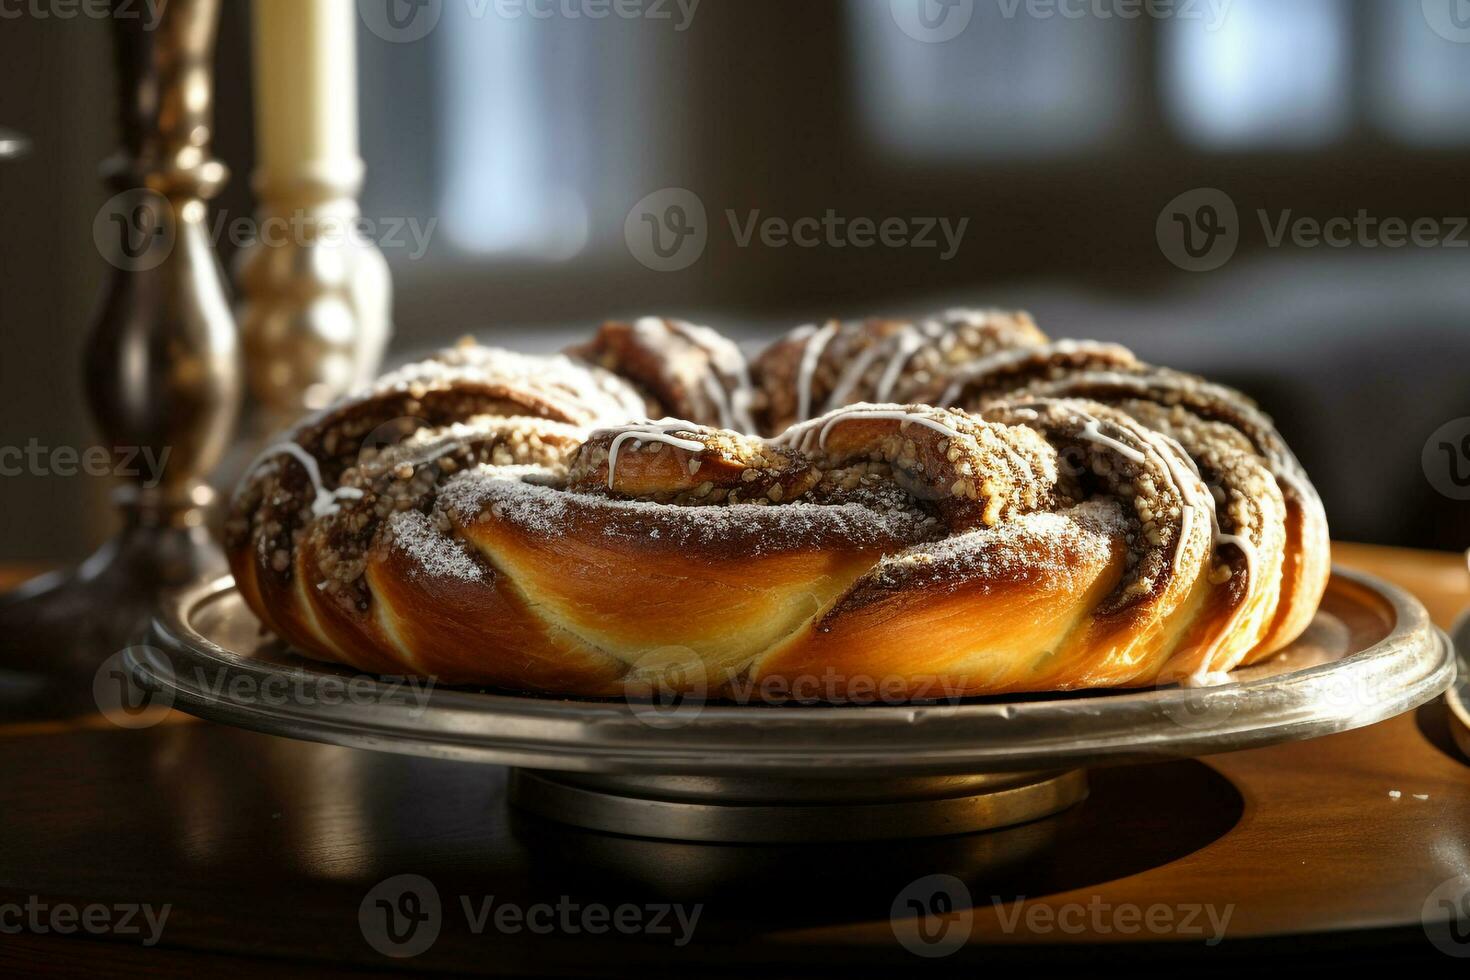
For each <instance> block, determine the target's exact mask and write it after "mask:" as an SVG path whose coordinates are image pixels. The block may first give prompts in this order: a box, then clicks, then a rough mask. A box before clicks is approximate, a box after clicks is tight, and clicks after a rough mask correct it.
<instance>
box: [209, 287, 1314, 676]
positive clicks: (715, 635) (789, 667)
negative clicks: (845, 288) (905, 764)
mask: <svg viewBox="0 0 1470 980" xmlns="http://www.w3.org/2000/svg"><path fill="white" fill-rule="evenodd" d="M921 323H927V324H929V326H925V327H919V328H916V327H915V326H914V325H913V324H911V323H908V322H905V321H868V322H866V323H864V324H861V325H858V326H853V327H843V326H841V325H835V326H832V327H831V329H830V330H829V331H828V334H827V336H826V338H825V340H820V338H818V336H817V335H818V333H819V331H818V330H815V329H814V330H811V331H807V332H801V333H798V334H797V335H794V336H793V337H790V338H787V339H786V340H784V341H782V342H780V343H778V344H777V345H776V346H775V347H773V348H772V349H771V350H770V351H768V352H767V354H766V355H765V356H763V357H762V359H761V360H760V361H759V362H757V368H756V371H755V375H756V377H757V380H758V383H759V385H760V391H759V392H757V393H755V394H751V393H749V392H748V391H747V390H746V384H745V382H744V381H743V380H742V378H743V371H744V368H743V361H737V360H735V359H734V358H733V357H732V355H731V354H730V351H732V350H733V349H734V348H733V345H729V346H726V344H727V342H722V341H719V339H718V338H713V337H712V336H711V335H709V334H707V333H705V332H703V328H694V327H691V326H689V325H685V324H680V322H679V321H664V320H659V321H637V322H636V323H635V324H632V325H629V324H610V325H608V326H605V327H604V328H603V331H602V332H601V333H600V334H599V336H598V339H597V340H596V341H594V342H593V344H592V345H589V347H587V348H583V349H580V350H579V351H578V352H577V353H578V354H579V355H580V356H582V357H584V358H586V359H588V360H590V361H593V362H595V363H596V364H598V365H600V366H601V367H580V366H578V365H577V364H575V363H573V362H570V361H567V360H565V359H549V360H546V361H545V362H543V363H538V362H537V361H536V360H535V359H528V358H517V357H515V356H514V355H501V354H497V353H495V352H490V351H487V350H485V349H483V348H473V347H462V348H459V349H457V351H454V352H448V353H446V354H445V355H441V357H440V358H437V359H435V360H434V361H431V362H427V363H426V365H418V366H415V367H413V368H410V369H407V370H406V371H404V372H400V373H399V374H398V375H396V376H390V377H389V378H388V379H385V382H384V383H383V384H381V385H379V386H377V387H376V388H375V389H373V390H371V391H369V392H366V393H364V394H363V395H361V396H358V397H357V398H354V399H351V400H349V401H348V402H346V403H344V404H342V405H340V406H337V407H335V408H334V409H332V410H330V411H328V412H326V413H324V414H323V415H322V416H320V417H318V418H315V419H312V420H309V421H308V422H307V423H304V424H303V425H302V426H300V427H299V428H298V429H297V430H296V432H295V433H294V434H293V436H292V437H291V438H290V440H289V442H288V443H284V444H282V445H281V446H278V447H275V449H274V450H273V451H272V452H271V453H270V454H268V455H267V456H266V457H265V458H263V459H262V461H261V462H260V463H259V465H258V466H257V467H255V469H254V471H253V472H252V473H251V474H250V475H249V476H248V477H247V480H246V482H245V484H244V485H243V486H242V489H241V491H240V492H239V494H237V497H236V500H235V503H234V508H233V511H232V515H231V520H230V526H229V537H228V545H229V548H228V551H229V556H230V560H231V565H232V568H233V569H234V571H235V575H236V580H237V582H238V584H239V588H240V591H241V594H242V596H243V597H244V598H245V601H246V602H247V603H248V604H249V605H250V607H251V608H252V609H254V610H255V611H256V612H257V613H258V614H259V615H260V616H261V619H262V621H263V622H264V623H265V624H266V625H267V626H268V627H269V628H270V629H272V630H273V631H275V632H276V633H278V634H279V635H281V636H282V637H283V638H285V639H286V640H287V641H288V642H290V643H292V644H293V645H294V646H296V647H297V648H299V649H301V650H302V651H303V652H305V653H308V654H310V655H312V656H315V657H319V658H322V659H327V660H334V661H339V662H343V663H347V664H350V665H353V666H356V667H358V668H360V669H363V670H368V671H375V672H380V673H411V674H419V675H428V676H433V677H436V678H437V679H439V680H440V681H442V682H446V683H463V684H476V685H482V686H490V687H495V688H502V689H509V690H524V691H537V692H545V693H551V694H562V695H586V696H616V695H618V694H620V693H622V692H624V690H625V689H626V687H625V686H626V685H628V684H629V683H630V682H632V681H635V680H636V681H638V682H639V684H640V685H644V686H646V682H647V681H648V679H649V678H651V677H657V678H659V679H662V680H664V681H665V682H667V683H674V684H677V685H680V686H684V687H686V688H689V689H692V690H698V691H701V692H704V693H708V694H711V695H717V696H721V695H722V696H738V693H739V692H741V691H748V690H750V689H751V688H750V685H756V686H757V687H758V686H759V685H761V684H763V683H765V682H768V681H772V680H776V681H781V682H783V683H784V684H785V685H786V686H787V687H788V688H789V687H790V686H791V685H792V684H794V683H795V682H796V681H798V680H799V679H802V678H816V679H820V683H818V684H817V685H816V687H815V691H816V696H817V697H820V698H835V699H844V700H846V699H858V700H861V699H863V698H865V697H868V698H871V697H873V696H876V695H877V694H878V693H879V692H881V696H883V697H886V698H892V697H913V698H926V697H956V696H965V695H972V694H992V693H1002V692H1020V691H1046V690H1068V689H1077V688H1088V687H1104V686H1138V685H1148V684H1157V683H1166V682H1170V681H1174V680H1180V679H1184V680H1189V681H1191V682H1193V681H1201V680H1204V679H1206V678H1208V677H1211V676H1213V675H1214V674H1216V673H1218V672H1220V671H1226V670H1229V669H1231V668H1232V667H1234V666H1237V665H1239V664H1241V663H1245V662H1250V661H1251V660H1254V659H1258V658H1259V657H1261V656H1264V655H1266V654H1268V653H1270V652H1272V651H1274V650H1276V649H1279V648H1280V646H1281V645H1283V644H1284V643H1286V642H1289V640H1290V639H1291V638H1293V637H1294V636H1295V635H1296V634H1297V633H1298V632H1300V630H1301V629H1302V628H1303V627H1304V626H1305V624H1306V622H1307V621H1308V620H1309V619H1310V617H1311V615H1312V612H1313V611H1314V610H1315V606H1316V602H1317V600H1318V599H1319V598H1320V595H1321V592H1322V588H1323V587H1324V585H1325V576H1326V568H1327V554H1326V541H1325V537H1326V524H1325V519H1324V518H1322V516H1321V505H1320V501H1318V500H1317V498H1316V494H1315V491H1313V490H1312V489H1311V485H1310V483H1309V482H1308V481H1307V480H1306V477H1305V475H1304V474H1302V473H1301V470H1300V466H1299V465H1298V464H1296V461H1295V458H1294V457H1293V456H1292V455H1291V453H1290V451H1289V450H1288V449H1287V448H1286V446H1285V445H1284V443H1282V442H1281V439H1280V436H1279V435H1277V434H1276V432H1275V429H1274V428H1273V427H1272V426H1271V424H1270V421H1269V419H1266V418H1265V416H1264V415H1261V413H1260V412H1259V410H1258V409H1256V408H1255V406H1254V405H1253V404H1251V403H1250V402H1249V401H1248V400H1246V399H1245V398H1244V397H1243V396H1240V395H1239V394H1238V393H1235V392H1231V391H1229V389H1223V388H1220V387H1219V386H1213V385H1209V384H1208V383H1206V382H1203V381H1201V380H1200V379H1196V378H1192V377H1191V376H1188V375H1180V374H1177V373H1175V372H1166V371H1161V370H1159V369H1154V368H1150V367H1148V366H1147V365H1143V364H1141V363H1140V362H1138V361H1137V360H1136V359H1134V358H1133V357H1132V355H1131V354H1129V353H1128V352H1127V351H1125V350H1123V349H1122V348H1116V347H1113V346H1110V345H1095V344H1079V343H1067V342H1062V343H1058V344H1047V343H1046V342H1045V338H1044V337H1041V335H1040V334H1039V331H1036V330H1035V327H1034V324H1031V323H1030V321H1029V319H1027V318H1024V317H1008V316H1004V315H999V314H968V313H963V312H952V313H951V314H948V315H946V316H945V317H940V318H936V319H934V320H932V321H921ZM639 324H641V326H639ZM819 340H820V343H821V344H822V347H821V349H816V350H815V353H813V351H814V348H813V346H812V345H813V344H814V343H817V342H818V341H819ZM833 345H835V346H833ZM737 353H738V352H737ZM664 355H670V356H672V357H673V358H674V360H675V361H677V362H678V363H676V364H671V363H670V362H669V361H667V360H661V359H660V358H661V357H663V356H664ZM808 355H812V356H808ZM829 357H831V358H833V361H832V363H829V362H828V360H827V359H828V358H829ZM803 358H805V359H806V362H807V363H806V368H807V369H810V370H809V371H808V372H807V373H806V374H804V375H802V376H803V377H805V381H804V382H801V384H809V385H810V390H809V391H807V392H806V393H805V396H804V397H796V395H797V394H798V393H797V392H796V391H795V388H796V387H800V386H801V384H798V381H799V379H798V377H797V375H798V374H802V371H801V370H800V369H798V370H797V371H795V372H794V373H793V370H792V367H791V366H792V364H793V363H794V362H800V361H801V360H802V359H803ZM855 364H856V365H857V366H856V367H854V365H855ZM895 364H896V365H898V366H897V367H896V368H895V367H893V365H895ZM844 365H845V366H844ZM602 367H605V368H608V369H610V371H612V372H616V373H605V372H603V371H602V369H601V368H602ZM619 373H621V374H626V375H627V376H628V377H629V379H630V380H631V382H632V384H631V385H630V384H627V383H624V382H622V381H620V380H618V374H619ZM783 379H784V380H783ZM635 386H636V388H637V389H641V392H642V393H643V394H642V395H640V394H639V393H638V391H635ZM896 391H897V392H904V393H906V394H910V395H912V394H915V393H920V392H927V393H929V394H931V395H934V393H935V392H938V394H937V395H936V396H934V397H936V399H937V400H939V401H952V402H954V403H955V407H953V408H931V407H927V406H923V405H913V404H899V403H889V404H865V403H858V404H850V405H845V406H842V407H834V408H833V409H832V410H830V411H828V412H826V413H825V414H819V413H817V412H815V411H809V414H815V415H818V417H816V418H812V419H810V420H807V421H803V422H801V423H799V424H796V425H794V426H791V427H790V428H788V429H785V430H784V431H783V432H781V434H780V435H778V436H777V437H775V438H761V437H758V436H756V435H754V434H753V433H751V432H749V431H748V427H744V428H747V431H745V432H741V431H732V430H731V429H730V428H729V427H728V425H726V426H723V427H722V426H721V424H720V423H721V420H722V419H723V420H725V421H726V422H728V420H729V419H730V418H732V417H733V416H734V415H736V414H739V411H747V412H750V413H752V414H759V410H760V407H761V406H765V407H766V408H767V409H768V410H769V411H768V417H770V418H773V419H775V418H780V417H782V416H783V415H795V414H800V412H799V408H800V406H799V405H798V404H797V403H798V402H803V403H806V404H807V407H808V409H809V410H810V409H811V407H812V406H813V405H816V406H817V407H820V400H831V399H832V398H834V397H837V398H839V399H842V400H846V399H848V398H850V397H851V396H852V395H854V394H856V393H891V392H896ZM947 393H948V396H947ZM670 404H677V405H682V406H684V407H685V408H689V409H691V410H692V411H691V414H698V415H699V416H700V417H699V418H696V419H693V420H681V419H664V420H662V421H659V422H652V421H647V420H646V419H645V418H639V416H642V415H646V414H647V412H648V411H649V410H651V409H652V408H653V407H654V406H656V405H657V406H668V405H670ZM640 410H641V411H640ZM630 419H633V420H632V421H630Z"/></svg>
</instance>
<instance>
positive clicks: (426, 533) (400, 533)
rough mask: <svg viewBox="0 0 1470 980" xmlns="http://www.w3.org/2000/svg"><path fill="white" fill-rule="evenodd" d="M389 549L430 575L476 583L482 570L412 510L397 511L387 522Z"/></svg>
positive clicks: (459, 547)
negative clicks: (400, 554)
mask: <svg viewBox="0 0 1470 980" xmlns="http://www.w3.org/2000/svg"><path fill="white" fill-rule="evenodd" d="M388 534H389V536H390V538H391V540H392V542H393V547H394V548H396V549H397V550H399V551H401V552H403V553H404V554H405V555H407V556H408V557H409V558H411V559H412V560H413V561H415V562H416V563H418V565H420V566H421V567H422V568H423V570H424V571H426V572H428V573H429V574H430V575H435V576H443V577H446V578H455V579H459V580H460V581H462V582H479V581H481V580H483V579H484V577H485V572H484V569H482V568H481V567H480V565H479V564H478V563H476V561H475V560H474V559H473V558H471V557H470V555H469V554H468V553H467V552H466V551H465V550H464V548H463V546H461V545H460V544H459V543H458V542H457V541H455V540H454V538H452V537H451V536H450V535H449V534H447V533H445V532H443V531H440V530H439V529H438V528H437V527H435V526H434V523H433V522H432V521H431V520H429V518H427V517H425V516H424V515H423V514H421V513H419V512H418V511H416V510H405V511H399V512H398V513H396V514H394V515H393V516H391V517H389V518H388Z"/></svg>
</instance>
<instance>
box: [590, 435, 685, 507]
mask: <svg viewBox="0 0 1470 980" xmlns="http://www.w3.org/2000/svg"><path fill="white" fill-rule="evenodd" d="M698 431H699V426H697V425H695V424H694V423H693V422H685V421H683V420H681V419H659V420H658V421H657V422H648V423H645V424H635V425H630V426H626V427H624V428H618V429H601V430H599V431H597V432H594V433H593V436H597V435H606V434H608V433H611V432H616V433H617V435H616V436H613V440H612V443H611V444H610V445H609V446H608V447H607V488H608V489H609V490H611V489H612V488H613V481H614V479H615V476H616V473H617V469H618V451H619V450H620V449H622V447H623V443H625V442H627V441H628V440H630V439H632V440H635V441H636V442H637V443H639V444H641V443H645V442H661V443H663V444H664V445H666V446H673V447H675V448H676V449H682V450H684V451H685V452H690V453H697V452H699V451H701V450H702V449H704V443H702V442H696V441H695V440H693V439H680V438H679V437H678V436H675V435H673V434H672V433H675V432H698Z"/></svg>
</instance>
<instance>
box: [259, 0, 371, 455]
mask: <svg viewBox="0 0 1470 980" xmlns="http://www.w3.org/2000/svg"><path fill="white" fill-rule="evenodd" d="M253 13H254V20H253V24H254V31H253V34H252V44H253V47H254V64H255V78H254V87H255V112H256V126H255V149H256V160H257V161H258V162H257V169H256V171H255V176H254V180H253V182H252V186H253V187H254V189H255V192H256V194H257V197H258V200H259V204H258V206H257V210H256V229H257V234H256V238H255V241H254V242H253V243H251V244H250V245H249V246H247V247H246V248H244V249H242V250H241V252H240V256H239V261H238V264H237V265H236V270H235V274H236V283H237V284H238V286H239V289H240V306H239V310H238V313H239V319H240V338H241V341H242V343H243V345H244V351H245V375H246V381H247V382H248V384H249V389H250V392H251V394H252V395H253V418H252V420H251V425H250V427H249V428H250V433H249V439H248V441H249V442H252V443H256V444H257V445H255V446H252V447H250V448H251V452H250V456H251V457H253V456H254V450H255V449H257V448H259V445H258V444H259V443H260V442H262V441H264V440H265V439H266V438H269V437H270V435H271V434H272V433H274V432H276V431H278V430H280V429H282V428H284V427H286V426H287V425H289V424H290V423H292V422H294V421H295V420H296V419H297V418H299V417H300V416H301V415H303V414H305V413H307V412H311V411H314V410H316V409H319V408H323V407H325V406H326V405H328V404H330V403H331V402H332V401H334V400H336V399H337V398H338V397H339V396H341V395H344V394H346V393H347V392H348V391H351V390H352V389H354V388H356V387H358V386H360V385H363V384H366V383H367V382H369V381H371V380H372V379H373V378H374V377H375V376H376V375H377V372H378V367H379V365H380V363H381V362H382V358H383V352H384V350H385V349H386V348H387V346H388V337H389V334H390V333H391V332H392V331H391V315H392V310H391V305H392V285H391V281H390V279H389V275H388V263H387V262H386V261H384V259H383V255H382V253H381V252H380V251H379V250H378V246H377V245H376V244H375V243H374V242H373V241H372V240H370V238H369V237H368V235H367V234H366V233H365V232H364V229H363V227H362V225H363V222H362V220H361V219H362V213H361V211H360V210H359V209H358V204H357V196H358V194H359V193H360V192H361V190H362V183H363V176H364V173H365V170H366V168H365V166H364V164H363V161H362V158H361V156H360V155H359V153H358V147H357V116H358V112H357V67H356V66H357V52H356V33H357V25H358V11H357V10H356V9H355V5H354V4H353V3H351V0H257V2H256V4H255V7H254V10H253Z"/></svg>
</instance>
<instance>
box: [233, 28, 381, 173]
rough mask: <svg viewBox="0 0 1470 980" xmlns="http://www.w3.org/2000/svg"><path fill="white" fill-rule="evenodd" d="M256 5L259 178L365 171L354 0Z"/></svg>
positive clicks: (256, 119)
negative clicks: (359, 120)
mask: <svg viewBox="0 0 1470 980" xmlns="http://www.w3.org/2000/svg"><path fill="white" fill-rule="evenodd" d="M254 8H255V14H254V18H255V19H254V27H255V29H254V52H255V139H256V162H257V169H256V179H257V180H258V181H263V182H265V183H277V184H290V183H295V182H297V181H300V180H302V179H310V178H312V177H318V176H320V177H326V178H328V179H337V180H340V179H341V178H342V177H343V176H344V175H345V174H347V173H348V172H351V173H357V172H359V171H360V169H361V167H362V161H361V158H360V157H359V155H358V144H357V10H356V6H355V4H354V0H254Z"/></svg>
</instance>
